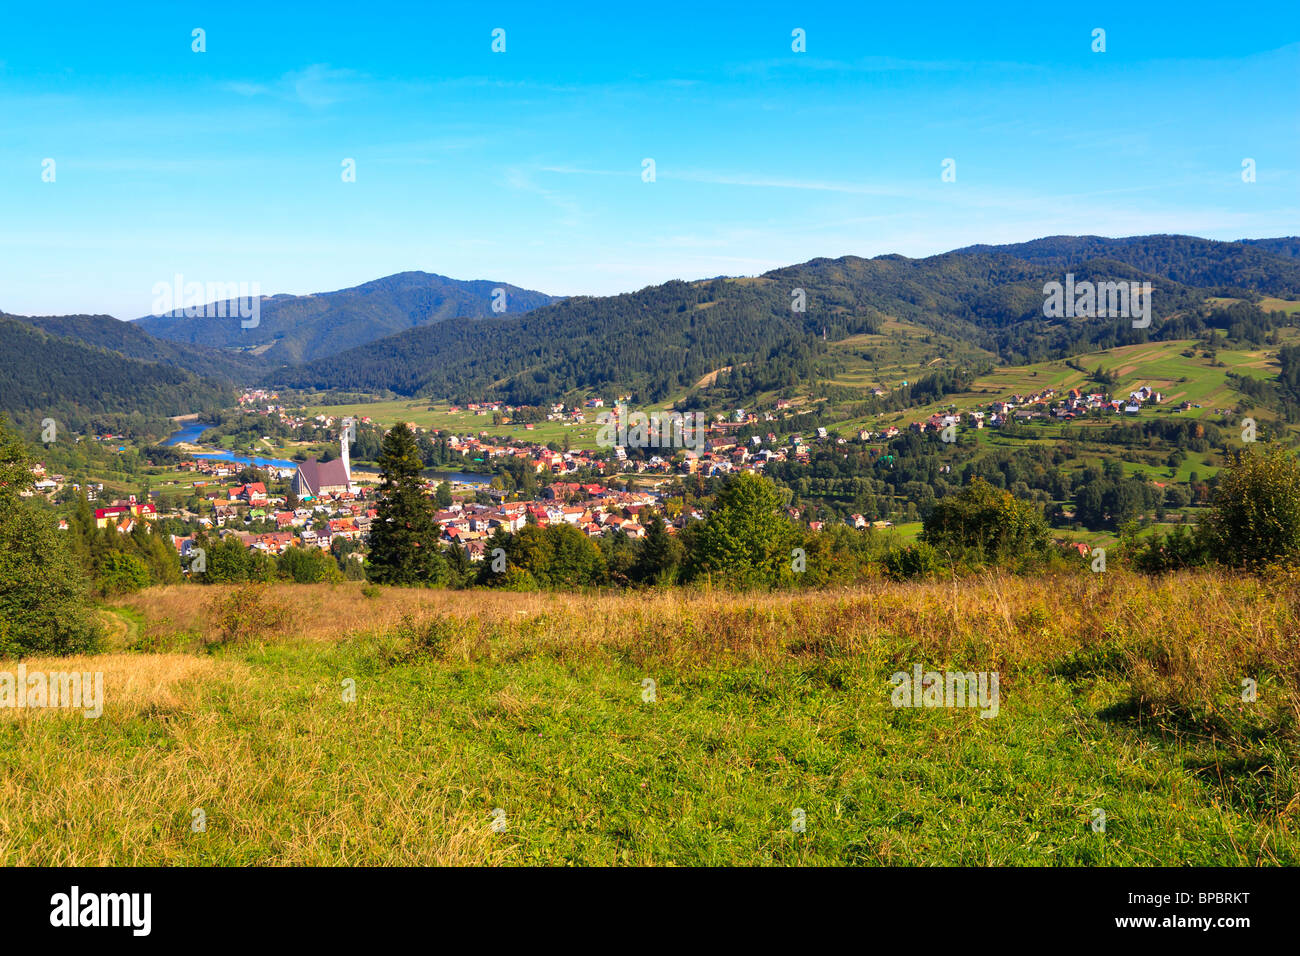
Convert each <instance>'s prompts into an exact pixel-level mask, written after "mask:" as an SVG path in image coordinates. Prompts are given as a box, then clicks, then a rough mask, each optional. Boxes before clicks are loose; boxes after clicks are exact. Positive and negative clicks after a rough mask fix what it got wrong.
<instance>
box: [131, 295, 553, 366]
mask: <svg viewBox="0 0 1300 956" xmlns="http://www.w3.org/2000/svg"><path fill="white" fill-rule="evenodd" d="M498 289H500V290H503V291H504V298H500V297H496V290H498ZM494 297H495V298H494ZM498 299H499V301H500V302H501V303H502V305H503V306H504V309H505V311H504V314H505V315H516V314H519V313H522V312H527V311H529V310H530V309H534V308H537V307H538V306H541V305H546V304H547V303H550V302H553V301H555V299H554V298H553V297H552V296H549V295H546V294H544V293H541V292H534V291H532V290H529V289H521V288H519V287H517V286H513V285H510V284H509V283H505V282H491V281H488V280H486V279H478V280H473V281H462V280H458V279H449V278H447V277H446V276H440V275H434V274H432V273H428V272H402V273H399V274H397V275H391V276H387V277H385V278H383V279H376V280H375V281H373V282H367V283H365V284H364V285H359V286H356V287H354V288H350V289H340V290H339V291H337V292H323V293H320V294H316V295H276V296H269V297H266V298H263V299H262V300H261V311H260V314H259V316H258V323H257V325H256V327H251V328H244V327H243V325H244V323H243V322H241V321H240V319H239V318H238V315H239V312H238V310H237V309H232V308H230V307H229V305H227V307H226V309H225V310H224V315H225V316H232V315H233V316H236V317H235V318H228V317H218V315H216V314H214V315H212V316H210V317H204V316H198V317H186V316H185V315H184V314H183V313H182V312H179V311H177V312H173V313H170V314H167V315H162V316H146V317H145V318H142V319H138V320H136V323H135V324H136V325H138V326H139V327H140V328H142V329H143V330H144V331H146V332H148V333H150V334H151V335H156V336H159V337H161V338H165V339H171V340H172V341H175V342H186V343H191V344H195V345H207V346H212V347H216V348H221V349H233V350H241V351H244V352H246V353H249V354H250V355H251V356H255V357H256V359H257V360H258V361H260V362H262V363H263V364H264V365H271V366H274V365H282V364H297V363H301V362H309V361H312V360H314V359H319V358H324V357H326V356H329V355H333V354H335V353H338V352H341V351H343V350H345V349H349V348H352V347H354V346H357V345H362V344H364V343H366V342H371V341H374V340H375V339H378V338H382V337H384V336H387V335H392V334H394V333H397V332H402V331H405V330H407V329H411V328H414V327H418V326H423V325H430V324H433V323H437V322H442V321H445V320H448V319H454V318H482V317H489V316H493V315H497V314H500V313H499V312H494V311H493V303H494V301H497V300H498ZM178 305H179V304H178ZM498 308H500V307H498Z"/></svg>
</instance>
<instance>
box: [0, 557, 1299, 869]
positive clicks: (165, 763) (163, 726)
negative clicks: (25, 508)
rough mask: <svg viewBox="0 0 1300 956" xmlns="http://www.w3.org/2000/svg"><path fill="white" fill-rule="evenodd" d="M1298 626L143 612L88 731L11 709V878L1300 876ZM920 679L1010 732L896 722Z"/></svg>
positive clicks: (971, 586)
mask: <svg viewBox="0 0 1300 956" xmlns="http://www.w3.org/2000/svg"><path fill="white" fill-rule="evenodd" d="M1298 596H1300V586H1298V585H1297V582H1296V581H1294V580H1292V579H1281V580H1274V581H1257V580H1251V579H1244V578H1236V577H1232V576H1227V575H1220V574H1208V573H1207V574H1184V575H1178V576H1174V577H1170V578H1165V579H1156V580H1148V579H1145V578H1137V577H1130V576H1127V575H1125V574H1122V573H1116V574H1107V575H1091V574H1086V573H1085V574H1076V575H1067V576H1063V577H1060V578H1054V579H1036V578H1013V577H1005V576H1001V575H997V574H989V575H985V576H981V577H977V578H973V579H968V580H965V581H962V582H960V584H958V583H957V582H952V581H936V582H933V583H912V584H906V585H900V584H890V583H885V582H879V583H874V584H867V585H864V586H861V587H858V588H855V589H852V590H847V591H837V592H828V593H817V594H808V593H803V594H799V593H796V594H764V595H724V594H717V593H714V594H709V593H698V592H683V593H672V594H660V593H655V592H650V593H644V594H625V595H610V596H602V595H575V594H556V595H550V594H510V593H502V592H492V591H473V592H442V591H428V590H393V589H382V588H368V589H365V590H363V589H362V588H361V586H359V585H336V586H329V585H296V586H295V585H274V586H270V587H269V588H268V589H267V590H265V591H262V590H258V589H257V588H256V587H254V588H251V589H248V590H243V591H239V592H232V591H231V590H230V589H229V588H226V587H220V586H213V587H210V588H203V589H199V588H198V586H181V587H172V588H153V589H150V590H146V591H144V592H141V593H139V594H137V595H134V596H131V597H128V598H122V599H118V600H117V601H115V602H114V603H113V605H112V607H111V608H110V609H109V610H108V612H107V613H108V614H109V615H110V617H111V619H112V622H113V625H114V627H113V637H112V639H111V644H110V647H109V648H108V649H107V650H106V652H105V653H104V654H101V655H97V656H95V657H91V658H84V659H75V660H72V661H68V660H61V661H60V662H59V665H60V666H61V667H64V668H68V667H76V668H78V669H81V670H102V671H103V672H104V673H105V682H106V697H105V704H104V713H103V716H102V717H100V718H99V719H96V720H88V719H85V718H84V717H82V716H81V715H80V714H76V713H68V712H59V711H31V710H28V711H23V712H19V715H18V716H14V713H15V712H13V711H5V712H3V713H4V714H5V716H4V717H3V719H0V761H2V762H3V764H4V766H5V768H6V772H5V774H4V775H3V777H2V778H0V863H3V864H5V865H15V864H28V865H33V864H39V865H50V864H53V865H61V864H79V865H97V864H165V865H207V864H217V865H290V864H343V865H367V864H485V863H486V864H526V863H552V864H564V863H585V864H614V863H625V864H637V865H670V864H671V865H684V864H698V865H716V864H762V865H792V864H830V865H841V864H845V865H847V864H868V865H874V864H882V865H883V864H895V865H934V864H962V865H967V864H971V865H974V864H979V865H987V864H992V865H998V864H1007V865H1036V864H1052V865H1056V864H1096V865H1192V864H1195V865H1213V864H1226V865H1238V866H1255V865H1277V864H1287V865H1294V864H1296V863H1300V795H1297V779H1298V778H1297V771H1296V765H1295V752H1296V750H1295V742H1296V741H1295V721H1294V718H1295V707H1296V706H1297V702H1300V688H1298V687H1297V683H1296V681H1297V676H1296V675H1297V674H1298V673H1300V667H1297V663H1298V661H1297V657H1296V655H1297V648H1296V645H1295V643H1294V640H1293V639H1292V638H1290V637H1289V635H1292V634H1294V633H1295V629H1296V627H1297V625H1300V620H1297V613H1298V612H1297V608H1300V602H1298V601H1297V600H1296V599H1297V597H1298ZM231 608H238V609H239V614H238V615H236V616H235V617H234V618H232V617H231ZM223 635H225V636H228V637H232V640H231V641H230V642H229V643H222V637H223ZM26 663H27V666H28V667H29V668H35V667H38V666H40V664H41V661H40V660H39V659H29V660H28V661H27V662H26ZM917 664H919V665H922V666H923V667H924V668H925V669H927V670H929V669H935V670H943V669H949V668H951V669H961V670H963V671H966V670H969V671H987V672H996V673H998V674H999V675H1000V682H1001V683H1000V692H999V699H998V708H997V713H996V716H992V717H988V718H983V717H981V716H980V712H979V711H978V710H977V709H972V708H932V709H910V708H897V707H894V706H893V705H892V702H891V690H892V685H891V683H890V676H891V675H892V674H893V673H895V672H897V671H907V670H910V669H911V668H912V667H913V666H914V665H917ZM49 666H51V667H53V666H54V664H53V663H52V662H50V663H49ZM1243 676H1249V677H1252V678H1253V679H1257V680H1258V682H1259V695H1258V702H1257V703H1254V704H1249V705H1247V704H1243V703H1242V701H1241V699H1240V690H1239V688H1240V682H1241V679H1242V677H1243ZM349 681H351V682H354V683H353V685H352V686H353V687H354V689H355V699H354V700H352V701H351V702H349V701H347V700H346V699H345V691H346V689H347V686H348V682H349ZM647 681H653V684H649V683H647ZM196 810H202V812H203V816H204V820H205V826H204V829H202V830H195V829H194V828H193V826H192V821H193V820H194V819H195V813H194V811H196ZM796 810H799V811H803V814H804V817H805V818H806V826H805V830H804V832H802V833H797V832H794V830H793V829H792V825H791V824H792V819H793V818H794V817H795V816H796ZM1098 810H1101V811H1102V812H1104V814H1105V828H1104V832H1096V831H1095V830H1094V829H1093V823H1094V821H1095V820H1097V819H1098V817H1097V811H1098ZM494 824H495V826H494Z"/></svg>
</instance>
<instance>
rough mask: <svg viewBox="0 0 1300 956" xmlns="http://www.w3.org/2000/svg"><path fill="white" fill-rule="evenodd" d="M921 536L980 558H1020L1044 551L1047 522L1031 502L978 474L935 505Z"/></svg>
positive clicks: (988, 559)
mask: <svg viewBox="0 0 1300 956" xmlns="http://www.w3.org/2000/svg"><path fill="white" fill-rule="evenodd" d="M921 540H922V541H924V542H925V543H926V544H928V545H931V546H933V547H935V548H938V549H940V550H947V551H952V552H957V553H962V552H970V553H971V554H972V555H973V556H975V557H977V558H978V559H979V560H982V561H993V562H998V561H1012V560H1016V561H1019V560H1023V559H1025V558H1028V557H1031V556H1034V555H1041V554H1042V553H1043V552H1044V551H1045V550H1046V549H1047V522H1046V521H1045V520H1044V519H1043V514H1042V512H1041V511H1039V509H1038V508H1037V507H1035V506H1034V505H1033V504H1031V503H1030V502H1028V501H1020V500H1019V499H1017V498H1016V497H1015V496H1014V495H1012V494H1011V493H1010V492H1008V491H1001V490H999V489H997V488H994V487H993V486H992V485H990V484H989V483H988V482H986V481H985V480H984V479H982V478H976V479H975V480H974V481H972V482H971V483H970V485H969V486H968V487H966V488H964V489H963V490H962V491H961V493H960V494H956V495H951V496H949V497H947V498H944V499H942V500H941V501H939V502H938V503H937V504H936V505H935V506H934V508H933V510H931V512H930V514H929V516H928V517H927V518H926V519H925V526H924V530H923V531H922V532H921Z"/></svg>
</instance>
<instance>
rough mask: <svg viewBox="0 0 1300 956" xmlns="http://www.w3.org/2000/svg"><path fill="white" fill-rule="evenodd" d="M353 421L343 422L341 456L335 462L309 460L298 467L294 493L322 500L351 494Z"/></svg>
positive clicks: (340, 442)
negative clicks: (350, 435)
mask: <svg viewBox="0 0 1300 956" xmlns="http://www.w3.org/2000/svg"><path fill="white" fill-rule="evenodd" d="M350 431H351V421H350V420H349V419H344V420H343V430H342V432H340V434H339V446H340V454H339V457H338V458H335V459H334V460H333V461H319V460H317V459H315V458H308V459H307V460H306V461H304V462H303V463H302V464H301V465H299V466H298V471H297V472H296V473H295V474H294V476H293V493H294V494H295V495H297V496H298V497H299V498H321V497H328V496H330V495H342V494H351V493H352V491H353V488H352V450H351V441H350V437H349V434H348V433H349V432H350Z"/></svg>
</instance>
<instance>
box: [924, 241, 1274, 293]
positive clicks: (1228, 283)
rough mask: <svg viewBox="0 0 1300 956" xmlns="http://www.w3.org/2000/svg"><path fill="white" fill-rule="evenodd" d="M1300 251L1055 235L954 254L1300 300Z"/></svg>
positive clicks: (1260, 244)
mask: <svg viewBox="0 0 1300 956" xmlns="http://www.w3.org/2000/svg"><path fill="white" fill-rule="evenodd" d="M1298 247H1300V238H1297V237H1295V236H1291V237H1288V238H1282V239H1256V240H1243V241H1241V242H1216V241H1214V240H1212V239H1199V238H1197V237H1196V236H1163V235H1162V236H1130V237H1128V238H1123V239H1106V238H1103V237H1101V236H1049V237H1047V238H1045V239H1035V240H1033V241H1032V242H1021V243H1016V244H1013V245H1005V246H969V247H967V248H965V249H957V250H955V251H954V252H953V253H950V255H962V254H965V253H976V254H979V253H998V252H1000V253H1003V254H1005V255H1009V256H1015V257H1016V258H1017V259H1023V260H1024V261H1026V262H1032V263H1036V264H1038V265H1044V266H1048V267H1050V268H1052V269H1055V270H1056V271H1058V272H1060V271H1063V270H1065V269H1067V268H1069V267H1070V266H1072V265H1075V264H1078V263H1082V262H1088V261H1095V262H1105V261H1107V260H1109V261H1113V262H1122V263H1124V264H1125V265H1127V266H1131V267H1132V268H1134V269H1137V270H1140V271H1142V272H1145V273H1149V274H1151V275H1155V276H1162V277H1164V278H1165V279H1170V280H1172V281H1174V282H1177V283H1180V284H1182V285H1188V286H1195V287H1197V288H1201V289H1218V290H1222V291H1223V292H1225V293H1229V294H1230V293H1231V292H1233V291H1246V290H1249V291H1254V292H1261V293H1264V294H1265V295H1295V294H1297V293H1300V261H1295V256H1296V254H1297V248H1298ZM1287 259H1290V260H1292V261H1289V262H1288V261H1284V260H1287Z"/></svg>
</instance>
